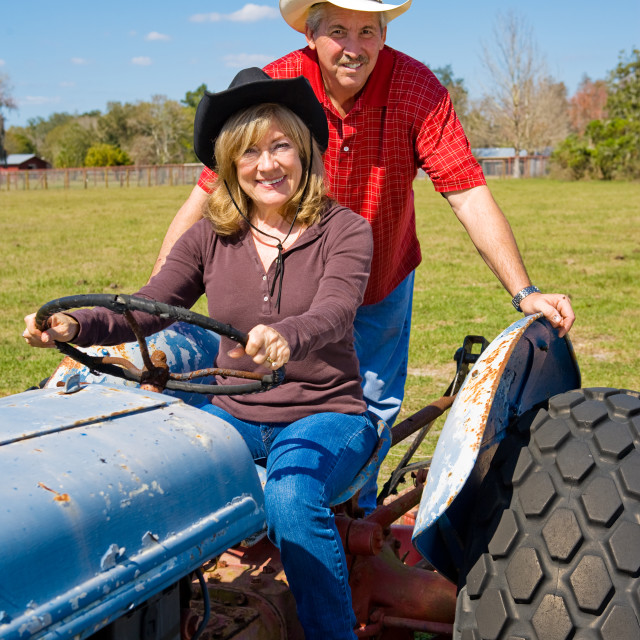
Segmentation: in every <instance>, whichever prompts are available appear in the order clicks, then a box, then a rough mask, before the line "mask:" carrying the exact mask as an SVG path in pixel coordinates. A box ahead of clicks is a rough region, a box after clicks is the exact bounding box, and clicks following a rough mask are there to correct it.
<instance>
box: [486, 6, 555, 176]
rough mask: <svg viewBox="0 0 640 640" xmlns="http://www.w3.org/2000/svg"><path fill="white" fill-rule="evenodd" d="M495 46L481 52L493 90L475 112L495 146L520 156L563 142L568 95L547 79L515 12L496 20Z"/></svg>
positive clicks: (515, 168)
mask: <svg viewBox="0 0 640 640" xmlns="http://www.w3.org/2000/svg"><path fill="white" fill-rule="evenodd" d="M493 46H494V51H492V50H490V49H489V47H488V46H486V45H485V46H484V47H483V55H482V60H483V63H484V66H485V67H486V69H487V71H488V74H489V78H490V81H491V87H490V91H489V92H487V93H486V94H485V96H484V97H483V99H482V101H481V102H480V103H479V106H478V109H479V110H480V113H481V114H482V116H483V117H484V118H485V119H486V121H487V123H488V124H489V126H490V127H491V128H492V129H493V130H494V131H495V132H496V135H497V138H498V139H497V142H499V143H500V144H503V145H508V146H511V147H513V149H514V151H515V155H516V157H519V155H520V152H521V151H528V152H529V153H531V152H533V151H535V150H540V149H542V148H544V147H546V146H548V145H549V144H553V142H554V141H558V140H561V139H562V138H563V137H564V136H566V134H567V129H566V126H567V117H566V90H563V86H564V85H561V84H560V83H556V82H554V81H553V79H552V78H550V77H549V76H548V75H547V74H546V72H545V62H544V59H543V57H542V56H541V55H540V54H539V53H538V51H537V47H536V45H535V42H534V39H533V33H532V30H531V28H530V27H529V26H528V25H527V24H526V23H525V22H524V21H523V20H522V19H521V18H519V17H518V16H517V15H516V14H515V13H508V14H507V15H506V16H499V18H498V21H497V23H496V26H495V28H494V43H493ZM550 112H552V113H553V114H555V115H554V117H553V118H551V117H547V114H548V113H550ZM513 176H514V177H519V176H520V163H519V162H514V163H513Z"/></svg>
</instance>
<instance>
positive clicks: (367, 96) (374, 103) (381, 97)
mask: <svg viewBox="0 0 640 640" xmlns="http://www.w3.org/2000/svg"><path fill="white" fill-rule="evenodd" d="M302 54H303V55H302V75H303V76H304V77H305V78H307V80H309V82H310V83H311V87H312V88H313V91H314V93H315V94H316V96H318V97H320V96H322V102H323V104H324V105H327V104H331V100H330V99H329V96H328V95H327V92H326V91H325V88H324V82H323V80H322V74H321V73H320V64H319V62H318V54H317V52H316V51H314V50H312V49H310V48H309V47H305V48H304V49H303V50H302ZM393 58H394V55H393V49H391V48H389V47H387V46H386V45H385V46H384V47H383V49H382V51H380V54H379V55H378V60H377V62H376V66H375V67H374V68H373V71H372V72H371V75H370V76H369V79H368V80H367V84H366V85H365V87H364V91H363V92H362V94H361V95H360V97H359V98H358V100H357V101H356V103H355V105H354V106H353V109H361V108H363V107H384V106H386V105H387V99H388V96H389V89H390V87H391V75H392V72H393ZM353 109H352V111H353Z"/></svg>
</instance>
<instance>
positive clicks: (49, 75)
mask: <svg viewBox="0 0 640 640" xmlns="http://www.w3.org/2000/svg"><path fill="white" fill-rule="evenodd" d="M508 10H514V11H516V12H517V14H518V15H519V16H520V17H522V18H524V19H525V20H526V21H527V22H528V23H529V25H530V26H531V27H532V30H533V34H534V39H535V41H536V43H537V45H538V49H539V51H540V52H541V53H542V54H543V55H544V57H545V59H546V62H547V67H548V70H549V72H550V73H551V75H552V76H553V77H555V78H556V79H557V80H560V81H563V82H564V83H565V84H566V85H567V88H568V90H569V94H570V95H571V94H572V93H573V92H574V91H575V90H576V88H577V86H578V84H579V82H580V80H581V79H582V77H583V75H584V74H588V75H589V76H590V77H591V78H592V79H598V78H604V77H605V76H606V74H607V72H608V71H609V70H611V69H613V68H614V67H615V66H616V64H617V62H618V54H619V52H620V51H622V50H625V51H626V52H627V53H629V52H630V51H631V50H632V49H633V48H634V47H640V1H639V0H610V1H609V2H606V3H603V2H601V1H600V2H595V1H592V0H586V1H581V2H575V1H571V2H567V1H566V0H538V1H537V2H529V3H524V2H522V1H521V0H520V1H512V0H503V1H498V0H484V1H483V2H478V0H474V1H473V2H471V1H469V0H461V1H459V2H432V1H431V0H414V1H413V5H412V7H411V8H410V9H409V11H408V12H407V13H405V14H404V15H402V16H400V17H399V18H397V19H396V20H395V21H393V22H392V23H391V24H390V26H389V32H388V37H387V44H389V45H390V46H392V47H395V48H397V49H401V50H402V51H404V52H406V53H408V54H409V55H412V56H413V57H415V58H417V59H418V60H421V61H423V62H425V63H427V64H429V65H431V66H432V67H442V66H445V65H448V64H450V65H451V66H452V68H453V71H454V73H455V75H456V76H457V77H461V78H462V79H463V80H464V81H465V84H466V86H467V89H469V90H470V92H471V95H472V97H478V96H479V94H480V93H481V92H482V88H483V86H484V85H485V82H483V74H484V71H483V67H482V64H481V62H480V55H481V51H482V45H483V43H485V44H487V45H488V46H491V42H492V40H493V37H494V34H493V25H494V24H495V22H496V18H497V16H498V15H499V14H500V13H501V12H502V13H504V12H506V11H508ZM303 44H304V38H303V36H302V35H301V34H298V33H297V32H295V31H293V30H292V29H291V28H290V27H289V26H288V25H287V24H286V23H285V22H284V20H282V18H281V16H280V14H279V11H278V2H277V0H256V1H255V2H253V3H246V2H244V1H228V2H222V1H220V0H182V1H180V0H178V1H173V2H168V1H165V0H155V1H154V2H149V1H147V0H126V1H125V0H104V1H100V0H89V1H87V0H57V1H52V0H29V1H28V2H26V1H20V0H2V2H1V11H0V74H6V75H8V76H9V81H10V86H11V87H12V95H13V97H14V99H15V100H16V102H17V103H18V107H19V108H18V110H17V111H10V112H9V113H8V114H6V115H7V116H8V117H7V120H8V122H7V125H8V126H11V125H19V126H22V125H25V124H26V123H27V121H28V120H29V119H30V118H34V117H37V116H42V117H44V118H47V117H48V116H49V115H50V114H51V113H53V112H56V111H58V112H68V113H82V112H85V111H89V110H93V109H98V110H100V111H102V112H104V111H106V107H107V102H109V101H118V102H136V101H138V100H150V99H151V97H152V96H153V95H156V94H161V95H165V96H167V97H169V98H171V99H175V100H180V99H181V98H183V97H184V95H185V93H186V92H187V91H190V90H193V89H195V88H196V87H198V86H199V85H200V84H202V83H203V82H204V83H206V84H207V86H208V88H209V90H211V91H217V90H221V89H224V88H226V87H227V86H228V84H229V82H230V81H231V79H232V78H233V76H234V75H235V74H236V73H237V71H238V70H239V69H241V68H243V67H249V66H262V65H263V64H265V63H267V62H269V61H270V60H272V59H275V58H277V57H279V56H281V55H283V54H285V53H287V52H288V51H291V50H292V49H296V48H299V47H301V46H303Z"/></svg>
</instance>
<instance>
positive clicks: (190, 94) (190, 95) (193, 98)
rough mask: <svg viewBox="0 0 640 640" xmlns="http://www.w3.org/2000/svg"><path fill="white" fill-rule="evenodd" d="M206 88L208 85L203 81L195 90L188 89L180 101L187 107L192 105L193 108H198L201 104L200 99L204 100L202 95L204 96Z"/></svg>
mask: <svg viewBox="0 0 640 640" xmlns="http://www.w3.org/2000/svg"><path fill="white" fill-rule="evenodd" d="M206 90H207V85H206V84H204V83H203V84H201V85H200V86H199V87H198V88H197V89H196V90H195V91H187V93H186V94H185V96H184V99H183V100H180V102H181V103H182V104H183V105H185V106H186V107H192V108H193V109H196V108H197V106H198V105H199V104H200V100H202V97H203V96H204V92H205V91H206Z"/></svg>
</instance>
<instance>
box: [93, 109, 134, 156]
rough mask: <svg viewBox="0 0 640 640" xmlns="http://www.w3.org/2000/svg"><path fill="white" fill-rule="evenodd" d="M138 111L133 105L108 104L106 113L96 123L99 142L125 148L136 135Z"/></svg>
mask: <svg viewBox="0 0 640 640" xmlns="http://www.w3.org/2000/svg"><path fill="white" fill-rule="evenodd" d="M138 110H139V109H138V106H137V105H134V104H130V103H125V104H121V103H120V102H108V103H107V112H106V113H105V114H104V115H101V116H100V117H99V118H98V120H97V123H96V129H97V131H98V136H99V140H100V142H102V143H105V144H109V145H112V146H114V147H120V148H121V149H125V148H127V146H128V145H130V143H131V142H132V140H133V138H134V137H135V136H136V134H137V127H136V120H137V113H138Z"/></svg>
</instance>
